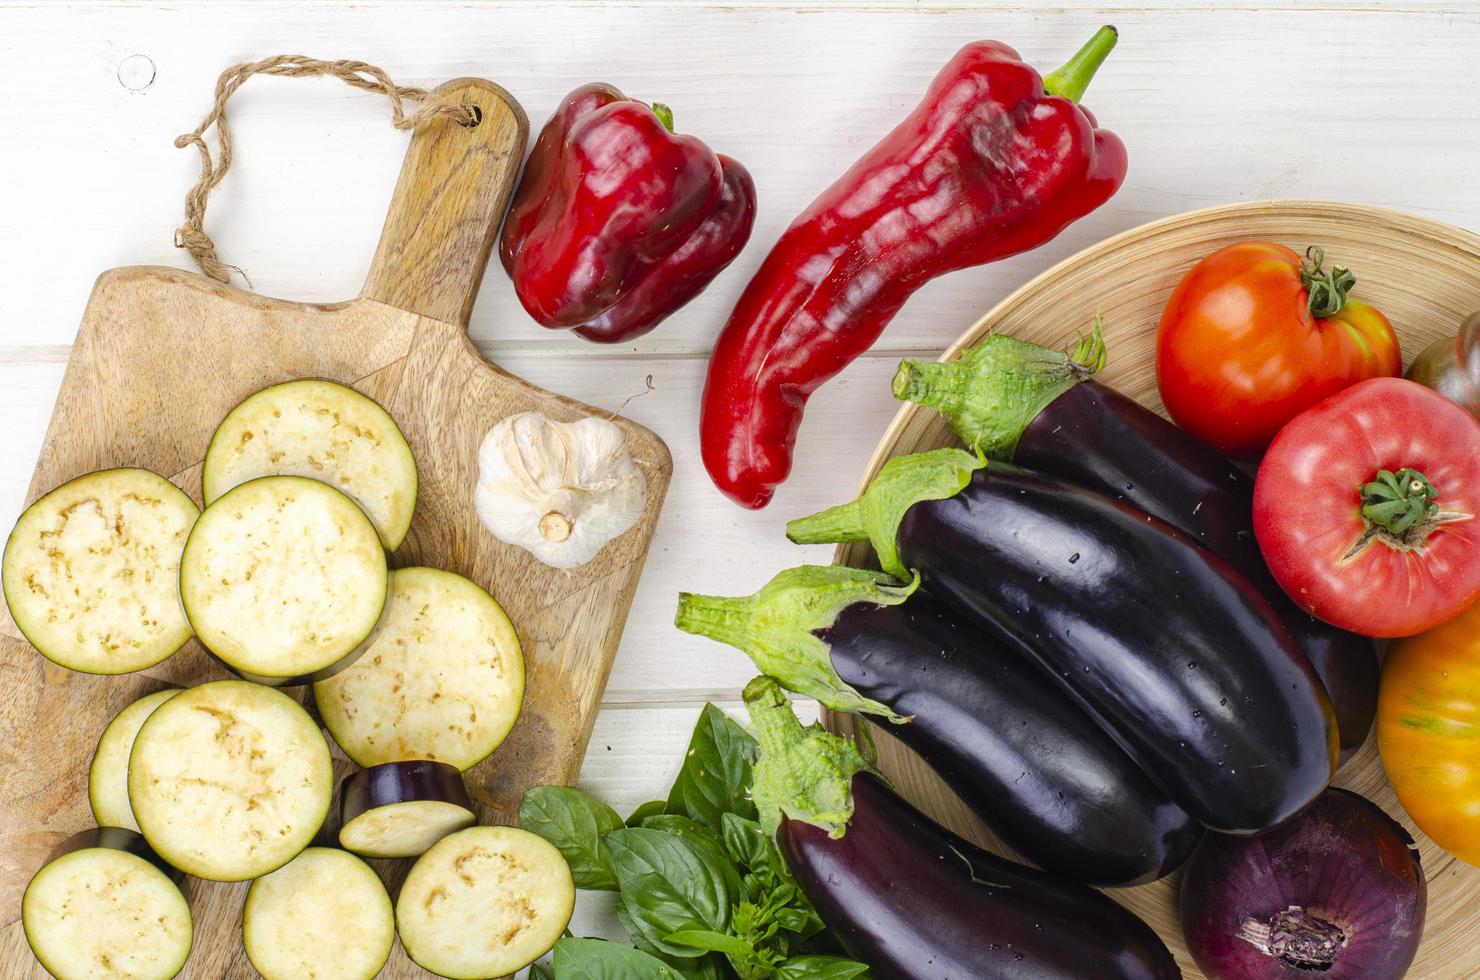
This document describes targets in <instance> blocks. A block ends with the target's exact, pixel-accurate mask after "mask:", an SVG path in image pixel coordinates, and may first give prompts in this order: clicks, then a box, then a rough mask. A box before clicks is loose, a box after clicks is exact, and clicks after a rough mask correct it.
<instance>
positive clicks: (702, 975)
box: [670, 953, 735, 980]
mask: <svg viewBox="0 0 1480 980" xmlns="http://www.w3.org/2000/svg"><path fill="white" fill-rule="evenodd" d="M670 965H671V966H672V967H673V968H674V969H675V970H677V971H678V972H679V973H681V974H683V977H684V980H733V978H734V976H735V971H733V970H731V969H730V968H729V967H728V966H727V965H726V961H725V958H724V957H723V956H720V955H719V954H718V953H709V954H707V955H705V956H702V957H700V958H699V959H697V960H678V961H677V962H675V963H672V964H670Z"/></svg>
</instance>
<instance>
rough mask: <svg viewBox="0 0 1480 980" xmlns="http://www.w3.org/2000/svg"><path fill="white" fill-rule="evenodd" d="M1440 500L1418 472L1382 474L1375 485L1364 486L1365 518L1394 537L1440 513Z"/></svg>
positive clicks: (1430, 485)
mask: <svg viewBox="0 0 1480 980" xmlns="http://www.w3.org/2000/svg"><path fill="white" fill-rule="evenodd" d="M1438 496H1439V491H1437V490H1435V489H1434V485H1433V484H1432V483H1430V482H1429V478H1428V477H1426V476H1424V475H1423V474H1422V473H1420V472H1419V471H1418V470H1415V469H1413V468H1411V467H1404V468H1403V469H1401V470H1399V471H1398V472H1396V473H1394V472H1392V471H1391V470H1378V471H1377V476H1376V477H1374V478H1373V480H1372V482H1370V483H1364V484H1362V516H1363V517H1365V518H1366V519H1367V520H1368V521H1370V522H1372V523H1373V524H1375V525H1377V526H1378V527H1380V528H1382V529H1384V530H1386V531H1388V532H1389V533H1391V534H1394V535H1401V534H1402V533H1403V532H1404V531H1407V530H1408V529H1409V528H1411V527H1414V526H1415V525H1417V524H1419V523H1420V522H1422V521H1424V520H1427V519H1429V518H1432V517H1434V516H1436V515H1437V514H1438V513H1439V504H1438V503H1437V502H1436V501H1437V498H1438Z"/></svg>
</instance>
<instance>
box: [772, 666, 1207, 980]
mask: <svg viewBox="0 0 1480 980" xmlns="http://www.w3.org/2000/svg"><path fill="white" fill-rule="evenodd" d="M745 702H746V706H747V708H749V710H750V716H751V724H752V731H753V732H754V733H755V736H756V739H757V741H759V743H760V758H759V759H758V760H757V762H756V764H755V783H754V795H755V801H756V805H757V808H758V809H759V810H760V813H761V819H762V821H763V822H764V823H765V824H766V826H767V827H768V829H770V830H771V831H772V832H774V833H775V834H776V843H777V845H778V846H779V848H780V850H781V853H782V855H783V857H785V859H786V862H787V865H788V866H789V867H790V868H791V871H792V873H793V874H794V875H795V876H796V879H797V882H798V884H800V885H801V888H802V891H804V892H806V894H807V897H808V898H809V899H810V900H811V901H812V904H813V905H814V906H815V907H816V909H817V914H818V915H819V916H821V917H822V920H823V922H825V923H827V925H828V926H829V927H830V928H831V929H832V930H833V933H834V934H835V935H836V936H837V937H838V939H839V940H840V941H841V942H842V944H843V946H844V948H845V949H847V951H848V953H849V954H850V955H851V956H852V957H853V958H855V959H857V960H859V961H861V962H863V963H867V964H868V966H869V970H870V975H871V976H873V977H875V978H876V980H1030V978H1031V980H1071V978H1072V980H1083V978H1086V977H1094V978H1096V980H1170V978H1175V977H1180V976H1181V973H1180V971H1179V970H1178V969H1177V965H1176V962H1175V961H1174V960H1173V959H1172V955H1171V953H1170V952H1168V951H1167V948H1166V946H1165V945H1164V944H1163V943H1162V941H1161V940H1160V939H1159V938H1157V935H1156V933H1154V932H1153V931H1152V930H1151V929H1150V927H1148V926H1147V925H1146V924H1145V923H1144V922H1142V921H1141V920H1140V919H1138V918H1136V916H1135V915H1134V914H1133V913H1131V912H1130V911H1128V910H1127V909H1125V908H1123V907H1121V906H1120V905H1118V904H1116V903H1115V902H1113V901H1111V900H1110V899H1109V898H1107V897H1105V896H1104V895H1103V894H1101V893H1100V892H1097V891H1095V890H1094V889H1092V888H1089V887H1086V886H1084V885H1076V884H1071V883H1069V882H1066V881H1063V880H1062V879H1059V878H1055V877H1054V876H1052V875H1049V874H1046V873H1044V872H1042V871H1036V870H1034V869H1032V868H1027V867H1024V866H1022V865H1020V864H1014V863H1013V862H1011V861H1008V860H1006V859H1004V858H1000V857H998V856H996V855H994V854H990V853H988V852H987V851H984V850H982V849H981V848H979V847H977V846H975V845H974V844H971V843H970V842H968V841H966V840H963V839H962V838H960V837H957V836H956V835H955V834H952V833H951V832H949V831H947V830H946V829H945V828H943V827H941V826H940V825H939V824H936V823H934V822H933V821H931V820H930V819H929V818H927V817H926V816H925V815H924V814H922V813H920V812H919V811H918V810H916V809H914V808H913V807H911V806H910V805H909V804H908V803H906V802H905V801H904V800H902V799H900V798H899V797H898V796H897V795H895V793H894V792H893V791H892V790H890V789H888V788H887V787H886V786H885V785H884V784H883V783H882V782H881V781H880V780H879V779H878V778H877V777H875V776H874V775H872V774H871V773H870V772H869V767H868V764H867V763H866V762H865V761H864V760H863V758H862V756H860V755H859V754H858V751H857V749H856V748H855V747H854V746H853V744H852V743H851V742H848V741H847V740H845V739H841V738H839V737H837V736H836V735H830V734H828V733H827V732H825V731H823V730H822V729H821V728H820V727H819V726H815V725H814V726H811V727H810V728H803V727H802V725H801V723H800V722H798V721H797V718H796V715H795V714H793V713H792V710H791V707H790V705H789V704H788V702H787V700H786V697H785V695H784V694H783V693H782V691H781V688H780V687H779V686H778V685H777V684H776V683H775V682H774V681H773V680H771V679H770V678H768V677H758V678H756V679H755V680H754V681H752V682H751V683H750V685H749V686H747V687H746V689H745Z"/></svg>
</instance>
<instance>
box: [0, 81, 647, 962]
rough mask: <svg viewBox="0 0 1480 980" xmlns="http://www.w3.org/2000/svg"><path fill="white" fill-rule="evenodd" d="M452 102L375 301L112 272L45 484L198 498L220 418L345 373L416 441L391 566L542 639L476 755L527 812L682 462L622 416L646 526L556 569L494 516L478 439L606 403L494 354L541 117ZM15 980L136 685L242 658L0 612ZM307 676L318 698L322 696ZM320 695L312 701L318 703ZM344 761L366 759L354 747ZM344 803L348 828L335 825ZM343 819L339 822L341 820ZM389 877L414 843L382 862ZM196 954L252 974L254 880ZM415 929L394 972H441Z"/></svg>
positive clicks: (582, 703)
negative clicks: (522, 682) (89, 667)
mask: <svg viewBox="0 0 1480 980" xmlns="http://www.w3.org/2000/svg"><path fill="white" fill-rule="evenodd" d="M436 95H437V96H438V97H440V98H453V99H456V100H457V101H458V102H459V103H460V104H463V105H472V106H475V107H477V109H478V110H479V111H480V112H481V114H482V117H481V121H480V123H479V124H478V125H477V126H476V127H466V126H462V125H459V124H458V123H456V122H453V121H451V120H449V119H448V118H447V117H445V116H442V117H433V118H431V119H429V120H427V121H425V122H423V123H422V124H421V125H420V126H418V127H417V129H416V130H415V132H414V133H413V135H412V138H411V145H410V149H409V151H408V153H407V156H406V163H405V166H404V167H403V168H402V171H401V176H400V182H399V183H398V184H397V186H396V192H395V196H394V199H393V200H392V201H391V207H390V214H389V215H388V217H387V218H386V223H385V229H384V231H383V232H382V234H381V240H380V247H379V248H378V249H377V251H376V253H375V259H374V261H373V263H372V266H371V269H370V274H369V276H368V278H367V279H366V281H365V287H364V290H363V292H362V293H361V294H360V296H359V298H357V299H352V300H350V301H348V302H345V303H334V304H328V305H316V304H308V303H293V302H287V301H283V300H277V299H268V298H266V297H263V296H258V295H255V294H253V293H250V292H245V291H243V290H240V289H236V288H232V287H230V286H226V285H222V284H220V283H218V282H215V281H214V280H211V279H207V278H205V277H204V276H200V275H196V274H194V273H190V272H182V271H179V270H177V269H170V268H159V267H147V266H140V267H132V268H123V269H114V270H112V271H109V272H105V273H104V274H103V275H102V276H101V277H99V279H98V282H97V285H96V287H95V288H94V290H93V294H92V298H91V300H90V301H89V302H88V306H87V310H86V312H85V313H84V315H83V319H82V325H81V327H79V328H78V331H77V340H76V343H75V345H74V347H73V349H72V356H71V359H70V360H69V361H68V364H67V371H66V375H65V377H64V379H63V381H62V387H61V392H60V394H59V395H58V396H57V402H56V407H55V408H54V410H53V412H52V417H51V424H50V427H49V429H48V430H47V435H46V442H45V444H44V445H43V447H42V450H41V457H40V460H39V461H38V462H37V465H36V472H35V475H34V476H33V478H32V481H31V488H30V492H29V494H28V497H27V503H29V502H30V501H32V500H35V499H36V498H37V497H39V496H41V494H43V493H45V492H46V491H47V490H50V489H51V488H52V487H54V486H56V485H57V484H60V483H62V482H64V481H66V480H69V479H71V478H73V477H75V476H79V475H81V474H83V473H87V472H89V471H92V470H96V469H100V468H103V467H109V466H125V465H128V466H144V467H148V468H149V469H152V470H154V471H156V472H158V473H162V474H165V475H167V476H169V477H170V478H171V479H172V480H173V481H174V482H175V483H177V484H179V485H180V486H181V487H182V488H184V489H185V491H186V492H187V493H189V494H190V495H191V496H192V497H194V498H195V499H196V502H197V503H199V502H200V461H201V459H202V458H203V456H204V454H205V450H206V445H207V443H208V442H209V441H210V437H211V433H212V432H213V431H214V429H215V427H216V424H217V423H218V422H219V421H220V420H221V417H222V416H223V415H225V414H226V412H227V411H229V410H230V409H231V408H232V407H233V406H234V405H235V404H236V403H237V402H238V401H240V400H241V399H242V398H244V397H246V396H247V395H249V394H251V393H252V392H254V391H257V390H258V389H260V388H263V387H266V386H267V385H270V384H275V383H278V382H281V381H286V380H288V379H291V378H302V377H321V378H331V379H333V380H336V381H340V382H343V383H346V384H351V385H354V386H355V387H356V388H358V389H359V390H361V391H363V392H364V393H365V394H367V395H369V396H370V397H372V398H374V399H376V400H377V401H379V402H380V403H381V404H382V405H383V406H385V408H386V409H387V410H388V411H389V412H390V413H391V415H392V416H394V417H395V419H396V421H397V422H398V423H400V426H401V428H402V430H403V431H404V432H405V433H406V437H407V439H408V440H409V441H410V443H411V448H412V450H413V451H414V452H415V454H416V461H417V465H418V468H419V469H420V474H421V487H420V494H419V496H418V498H417V502H416V515H415V519H414V521H413V523H412V526H411V531H410V534H408V535H407V537H406V540H405V542H404V543H403V544H402V545H401V547H400V548H399V549H398V550H397V551H396V553H395V555H394V556H393V561H392V564H393V565H394V566H407V565H422V564H426V565H434V566H437V567H439V568H445V569H449V570H451V571H455V572H458V573H461V574H463V575H466V576H468V577H469V578H471V579H473V580H474V581H475V582H477V583H478V584H479V585H482V586H483V587H485V588H487V589H488V591H489V592H491V593H492V594H493V595H494V597H495V598H497V599H498V601H499V602H500V603H502V604H503V606H504V608H505V609H506V610H507V611H508V613H509V616H510V617H511V618H512V619H513V621H514V624H515V626H516V627H517V629H518V631H519V639H520V641H521V643H522V644H523V647H524V658H525V663H526V667H527V671H528V688H527V692H526V694H525V701H524V712H523V714H522V716H521V717H520V719H519V722H518V724H517V725H516V726H515V728H514V730H513V733H512V734H511V735H510V737H509V739H508V741H506V742H505V743H504V745H503V746H502V747H501V748H500V749H499V750H498V751H497V752H495V753H494V754H493V756H492V757H490V758H489V759H488V760H487V761H485V762H484V763H482V764H481V765H479V766H477V767H475V768H474V769H472V770H470V771H469V773H468V785H469V789H470V791H471V792H472V793H473V796H474V798H475V799H476V800H477V801H478V803H479V809H480V816H481V817H482V819H483V821H484V822H494V823H513V822H514V821H515V817H516V812H517V808H518V803H519V797H520V795H521V794H522V793H523V791H524V790H525V789H526V788H527V787H530V786H534V785H537V784H541V783H569V782H571V781H572V780H573V779H574V777H575V774H576V771H577V768H578V767H579V765H580V762H581V758H582V756H583V755H584V754H585V748H586V741H587V739H588V738H589V736H590V733H591V725H592V722H593V720H594V718H595V715H596V710H597V707H598V705H599V703H600V701H601V695H602V691H603V690H604V688H605V687H606V680H607V675H608V673H609V672H610V669H611V664H612V659H613V657H614V655H615V653H616V648H617V641H618V638H619V637H620V636H621V632H622V626H623V623H624V622H625V620H626V617H627V610H628V607H629V605H630V604H631V601H632V593H633V590H634V588H635V587H636V585H637V578H638V575H639V573H640V572H641V570H642V564H643V559H644V558H645V557H646V555H647V550H648V544H649V542H650V541H651V539H652V533H653V528H654V525H655V523H656V521H657V518H658V510H659V508H660V507H661V505H662V502H663V497H664V494H665V493H666V492H667V489H668V481H669V477H670V475H671V471H672V460H671V458H670V456H669V453H668V449H667V447H666V446H665V445H664V444H663V442H662V440H661V439H659V438H658V437H657V436H656V435H654V434H653V433H652V432H650V431H648V430H647V429H645V428H643V427H641V426H639V425H636V424H634V423H632V422H630V421H627V420H626V419H622V418H615V419H614V421H615V422H616V423H617V424H618V425H620V426H621V427H622V429H623V431H624V432H625V433H626V436H627V444H628V447H629V449H630V450H631V453H632V457H633V459H635V460H636V461H637V462H638V463H639V464H640V465H641V466H642V470H643V473H644V475H645V476H646V478H647V484H648V497H647V506H646V508H645V510H644V512H643V515H642V518H641V519H640V520H639V521H638V523H637V525H636V526H635V527H634V528H632V529H631V530H630V531H628V532H627V533H626V534H624V535H622V536H621V537H620V538H618V539H616V540H615V541H613V542H612V543H611V544H609V545H608V546H607V547H606V548H605V549H604V550H603V551H602V552H601V553H600V554H599V555H598V556H597V557H596V559H595V560H593V561H592V562H590V563H589V564H587V565H585V566H582V567H580V568H577V569H574V570H572V571H570V572H566V571H561V570H557V569H552V568H548V567H546V566H544V565H542V564H540V563H539V562H538V561H536V560H535V559H534V558H533V557H532V556H531V555H529V554H528V553H527V552H525V551H523V550H522V549H519V548H515V547H512V546H508V545H504V544H502V543H500V542H499V541H497V540H496V539H495V538H494V537H493V536H492V535H490V534H488V533H487V532H486V531H485V530H484V529H483V528H482V526H481V525H480V524H479V523H478V520H477V517H476V516H475V514H474V512H473V489H474V485H475V482H476V480H477V474H478V467H477V450H478V446H479V444H480V442H481V441H482V438H483V435H484V434H485V433H486V432H487V431H488V429H489V428H490V427H491V426H492V425H493V424H494V423H495V422H497V421H498V420H499V419H501V418H504V417H505V416H507V415H510V414H512V413H514V412H521V411H527V410H534V411H540V412H544V413H545V414H546V415H548V416H550V417H551V418H554V419H559V420H572V419H576V418H580V417H583V416H586V415H592V414H605V413H603V412H599V411H598V410H597V409H594V408H592V407H590V406H588V405H582V404H580V403H579V402H576V401H573V400H571V399H569V398H564V397H562V396H560V395H557V394H553V393H551V392H548V391H545V390H543V389H540V388H536V387H535V386H533V385H530V384H528V383H526V382H524V381H521V380H520V379H518V378H516V377H513V376H512V375H510V374H507V373H505V372H504V371H501V370H499V369H498V368H497V367H495V366H494V365H492V364H490V363H488V362H487V361H486V360H484V359H483V357H482V356H481V355H480V354H479V353H478V351H477V349H476V348H474V347H473V345H472V343H471V342H470V341H469V339H468V336H467V332H466V330H467V323H468V315H469V312H470V311H471V310H472V307H473V300H474V298H475V297H476V296H477V293H478V286H479V283H480V282H481V281H482V279H483V273H484V269H485V267H486V266H487V264H488V258H489V253H490V251H491V249H492V247H493V244H494V241H495V238H496V236H497V234H498V227H499V221H500V219H501V218H502V216H503V213H504V207H505V205H506V204H507V202H508V198H509V194H510V193H511V191H512V189H513V185H514V181H515V179H516V177H517V176H518V173H519V165H520V162H521V160H522V158H523V154H524V145H525V140H526V137H527V135H528V122H527V120H526V119H525V116H524V112H523V111H522V110H521V109H520V107H519V105H518V103H517V102H515V101H514V100H513V98H511V97H510V96H509V94H508V93H507V92H505V91H504V90H503V89H502V88H500V87H499V86H497V85H494V84H492V83H491V82H487V81H483V80H481V79H460V80H457V81H454V82H449V83H448V84H447V85H445V86H443V87H442V88H441V89H439V90H438V91H437V93H436ZM0 672H3V682H0V683H3V689H0V765H3V772H4V790H3V793H0V927H3V929H0V977H4V978H6V980H12V978H19V977H33V976H34V977H45V976H46V974H45V972H44V971H43V970H42V969H41V967H40V966H39V965H38V964H37V963H36V961H35V959H34V958H33V957H32V956H31V953H30V951H29V950H28V949H27V947H26V943H25V937H24V935H23V933H22V930H21V925H20V922H19V921H18V920H19V915H20V896H21V893H22V891H23V890H24V888H25V885H26V882H27V881H28V880H29V879H30V876H31V874H32V873H33V872H34V871H35V870H36V868H37V867H38V866H39V865H40V863H41V862H42V861H43V860H44V859H45V857H46V855H47V853H48V852H49V851H50V849H51V848H52V846H53V845H55V844H56V843H57V842H58V841H59V840H61V839H62V838H63V837H65V836H67V835H69V834H71V833H73V832H75V831H77V830H81V829H83V828H85V827H89V826H91V825H92V823H93V820H92V814H91V811H90V810H89V808H88V802H87V770H88V766H89V765H90V763H91V761H92V754H93V748H94V745H95V743H96V741H97V738H98V736H99V734H100V733H101V732H102V729H103V726H104V725H105V724H107V722H108V720H109V719H111V718H112V717H113V715H114V714H115V713H116V712H117V711H119V710H120V709H121V708H123V707H124V706H125V705H127V704H128V703H129V702H131V701H132V700H134V699H135V698H137V697H139V696H140V695H142V694H144V693H146V692H148V691H151V690H155V689H158V688H160V687H163V686H166V685H168V684H174V685H189V684H195V683H199V682H201V681H205V680H211V679H216V678H219V677H223V676H227V675H226V674H225V671H224V670H223V669H222V668H221V667H220V666H218V665H217V664H215V663H214V662H213V661H212V660H211V659H210V658H209V657H208V656H207V655H206V653H205V651H204V650H203V649H201V647H200V646H199V644H197V643H196V642H195V641H191V642H190V644H188V645H187V646H186V648H185V649H183V650H182V651H181V652H179V653H177V654H176V655H175V656H174V657H172V658H170V659H169V660H167V661H165V662H164V663H162V664H160V665H158V666H157V667H155V668H153V669H151V670H148V671H144V672H141V673H139V674H132V675H126V676H122V677H99V676H92V675H88V674H79V673H74V672H72V671H69V670H66V669H64V668H61V667H58V666H55V665H53V664H51V663H50V662H48V661H47V660H45V659H44V658H43V657H42V656H41V655H40V654H38V653H37V652H36V651H35V650H33V649H32V648H31V647H30V646H29V645H28V644H27V643H26V642H25V641H24V640H23V639H21V638H20V635H19V633H18V632H17V631H16V629H15V626H14V624H13V623H11V622H9V620H8V617H6V621H5V622H4V623H3V626H0ZM288 690H289V691H290V692H292V691H295V690H296V691H297V694H298V696H299V697H303V696H304V695H305V694H306V690H304V689H291V688H290V689H288ZM307 700H308V702H309V704H310V707H311V705H312V698H311V697H309V698H308V699H307ZM335 757H336V763H335V764H336V775H337V776H338V777H340V778H342V777H343V776H344V774H346V773H347V772H349V771H350V770H351V769H352V768H353V767H352V766H351V765H350V764H349V763H348V762H347V761H346V760H345V759H344V757H343V756H342V755H341V754H339V753H338V751H337V748H336V750H335ZM335 805H336V811H335V813H334V815H332V816H331V818H330V822H331V824H337V822H338V818H337V800H336V804H335ZM333 829H334V828H333V827H332V826H331V827H329V828H326V830H327V831H328V832H329V834H330V836H331V839H332V832H333ZM375 864H376V865H377V868H378V870H380V871H381V873H382V875H383V876H384V877H386V879H387V884H389V885H390V886H391V887H392V889H393V890H394V888H395V886H396V885H397V884H398V883H399V880H400V877H401V876H402V875H404V873H405V870H406V867H408V866H409V862H404V861H402V862H391V861H379V862H375ZM191 886H192V898H193V903H192V910H193V914H194V918H195V949H194V952H193V953H192V954H191V957H190V962H189V964H188V965H187V966H186V968H185V970H184V972H183V973H181V974H180V976H182V977H192V978H202V980H204V978H210V980H218V978H236V977H242V978H250V977H255V976H256V972H255V971H254V970H253V969H252V967H251V965H250V964H249V963H248V961H247V958H246V954H245V953H244V952H243V950H242V945H241V931H240V911H241V903H242V899H243V896H244V895H245V893H246V888H247V886H246V884H234V885H228V884H219V883H212V882H204V881H198V880H195V879H192V880H191ZM427 975H428V974H426V973H425V972H424V971H422V970H420V969H419V968H417V967H415V966H414V965H412V964H411V963H410V961H409V960H407V959H406V957H405V955H404V953H402V952H401V950H400V947H399V944H398V945H397V948H396V950H395V952H394V953H393V955H392V958H391V961H390V964H389V965H388V966H387V968H386V970H385V972H384V973H383V974H382V977H385V978H402V977H422V976H427Z"/></svg>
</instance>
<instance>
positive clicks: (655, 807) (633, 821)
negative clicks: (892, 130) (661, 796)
mask: <svg viewBox="0 0 1480 980" xmlns="http://www.w3.org/2000/svg"><path fill="white" fill-rule="evenodd" d="M667 812H668V801H667V800H648V801H647V802H646V803H644V804H643V805H642V806H640V807H638V808H637V809H636V810H633V811H632V815H631V816H630V817H628V818H627V826H629V827H641V826H642V822H643V821H644V820H646V819H647V818H648V817H654V816H657V815H658V814H660V813H667Z"/></svg>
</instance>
